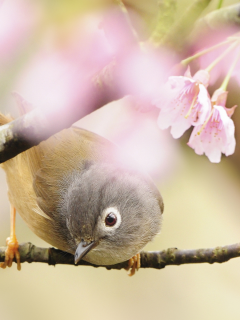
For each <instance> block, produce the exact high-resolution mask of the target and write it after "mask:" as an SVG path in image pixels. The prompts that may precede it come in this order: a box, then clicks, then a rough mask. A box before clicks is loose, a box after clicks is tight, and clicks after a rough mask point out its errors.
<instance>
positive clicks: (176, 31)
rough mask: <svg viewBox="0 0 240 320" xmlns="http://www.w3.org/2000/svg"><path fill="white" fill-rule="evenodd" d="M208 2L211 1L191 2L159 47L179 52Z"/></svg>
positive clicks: (199, 0)
mask: <svg viewBox="0 0 240 320" xmlns="http://www.w3.org/2000/svg"><path fill="white" fill-rule="evenodd" d="M210 2H211V0H195V1H194V2H192V3H191V5H190V6H189V7H188V9H187V10H186V11H185V12H184V14H183V15H182V16H181V17H180V19H178V20H177V21H176V23H175V24H174V25H173V26H172V27H171V29H170V30H169V31H168V32H167V33H166V34H165V36H164V37H163V38H162V39H161V41H160V43H159V45H164V46H168V47H170V48H173V49H175V50H177V51H181V50H182V48H183V46H184V44H185V42H184V39H186V37H187V36H188V35H189V33H190V32H191V31H192V29H193V27H194V24H195V22H196V20H197V19H198V18H199V16H200V15H201V13H202V11H203V10H204V9H205V8H206V7H207V6H208V5H209V3H210Z"/></svg>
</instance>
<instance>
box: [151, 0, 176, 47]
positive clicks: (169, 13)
mask: <svg viewBox="0 0 240 320" xmlns="http://www.w3.org/2000/svg"><path fill="white" fill-rule="evenodd" d="M176 2H177V1H176V0H160V1H159V2H158V7H159V8H158V14H157V23H156V27H155V29H154V30H153V33H152V35H151V37H150V39H149V41H150V42H151V43H153V44H154V45H158V44H159V43H160V41H161V39H162V38H163V37H164V36H165V35H166V34H167V33H168V30H169V29H170V28H171V26H172V25H173V23H174V17H175V13H176V4H177V3H176Z"/></svg>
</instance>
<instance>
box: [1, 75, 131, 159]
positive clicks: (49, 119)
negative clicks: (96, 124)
mask: <svg viewBox="0 0 240 320" xmlns="http://www.w3.org/2000/svg"><path fill="white" fill-rule="evenodd" d="M112 72H113V70H112ZM112 78H113V77H112ZM114 79H116V77H114ZM81 90H82V91H81V92H80V93H79V95H78V97H77V98H76V101H75V103H73V104H72V105H70V106H66V107H64V108H61V109H51V108H49V109H44V110H43V109H38V108H36V109H34V110H33V111H31V112H29V113H27V114H25V115H24V116H22V117H20V118H17V119H16V120H14V121H12V122H10V123H8V124H5V125H3V126H0V163H2V162H4V161H7V160H9V159H11V158H13V157H15V156H16V155H18V154H19V153H21V152H23V151H26V150H27V149H29V148H31V147H33V146H36V145H38V144H39V143H40V142H41V141H43V140H46V139H48V138H49V137H50V136H52V135H53V134H55V133H57V132H59V131H60V130H63V129H65V128H68V127H70V126H71V125H72V124H73V123H74V122H76V121H78V120H79V119H81V118H83V117H84V116H86V115H87V114H89V113H91V112H93V111H95V110H97V109H98V108H100V107H102V106H104V105H105V104H107V103H109V102H111V101H114V100H117V99H120V98H122V97H124V96H125V95H126V94H127V92H123V90H121V93H119V92H120V90H118V87H117V85H114V82H113V83H111V85H108V84H106V83H101V86H100V85H99V84H98V85H97V84H96V83H95V82H94V81H92V80H91V81H89V82H88V83H87V81H86V84H84V88H81Z"/></svg>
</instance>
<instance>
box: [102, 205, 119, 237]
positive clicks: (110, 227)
mask: <svg viewBox="0 0 240 320" xmlns="http://www.w3.org/2000/svg"><path fill="white" fill-rule="evenodd" d="M110 214H112V215H113V216H115V218H116V222H115V223H114V224H113V225H111V224H106V219H107V217H108V216H109V215H110ZM121 222H122V217H121V214H120V212H119V211H118V209H117V208H116V207H109V208H106V209H104V210H103V213H102V224H103V225H104V228H105V229H107V230H109V231H110V230H115V229H117V228H119V226H120V224H121Z"/></svg>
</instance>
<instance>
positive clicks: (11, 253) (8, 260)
mask: <svg viewBox="0 0 240 320" xmlns="http://www.w3.org/2000/svg"><path fill="white" fill-rule="evenodd" d="M10 212H11V232H10V237H9V238H7V240H6V243H7V249H6V251H5V261H4V262H2V263H0V268H3V269H5V268H6V267H11V266H12V262H13V259H14V257H15V258H16V261H17V269H18V270H21V263H20V254H19V252H18V241H17V237H16V232H15V221H16V209H15V207H14V206H13V205H11V209H10Z"/></svg>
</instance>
